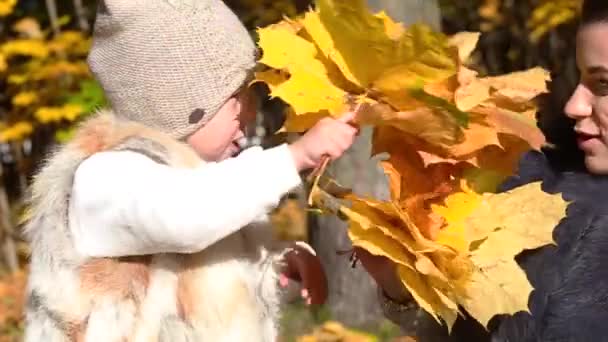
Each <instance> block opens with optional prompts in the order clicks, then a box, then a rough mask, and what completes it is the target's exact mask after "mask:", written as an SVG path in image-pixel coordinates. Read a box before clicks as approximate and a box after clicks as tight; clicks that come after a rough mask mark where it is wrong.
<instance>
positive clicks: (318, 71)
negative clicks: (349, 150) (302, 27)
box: [258, 25, 347, 115]
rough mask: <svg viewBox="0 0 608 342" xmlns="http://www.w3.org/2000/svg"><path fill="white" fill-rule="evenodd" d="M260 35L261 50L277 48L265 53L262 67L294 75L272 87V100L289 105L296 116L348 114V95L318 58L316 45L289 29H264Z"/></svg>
mask: <svg viewBox="0 0 608 342" xmlns="http://www.w3.org/2000/svg"><path fill="white" fill-rule="evenodd" d="M258 34H259V44H260V46H273V49H272V50H271V49H265V50H264V56H263V57H262V59H261V60H260V63H263V64H265V65H267V66H269V67H272V68H274V69H278V70H284V71H285V72H287V73H288V74H289V75H290V76H289V79H288V80H286V81H285V82H281V83H278V84H276V83H275V84H272V89H271V90H272V92H271V96H273V97H274V96H276V97H280V98H281V99H283V100H284V101H286V102H287V103H289V104H290V105H291V107H292V108H293V110H294V113H295V114H296V115H298V114H303V113H315V112H319V111H322V110H327V111H329V112H330V113H331V114H335V115H338V114H341V113H343V112H344V109H345V98H346V94H347V93H346V92H345V91H344V90H342V89H340V88H339V87H338V86H336V85H335V84H334V83H333V82H332V80H331V79H330V75H329V70H328V69H327V68H326V66H325V65H324V64H323V62H322V61H320V60H319V59H317V58H316V56H317V48H316V47H315V45H314V44H313V43H311V42H309V41H307V40H306V39H304V38H302V37H300V36H299V35H298V34H297V32H296V31H295V30H293V29H291V27H290V26H285V25H274V26H271V27H269V28H265V29H260V30H258ZM260 75H262V76H263V77H267V76H268V74H267V73H265V74H260ZM274 80H275V79H273V81H274ZM262 81H264V80H262Z"/></svg>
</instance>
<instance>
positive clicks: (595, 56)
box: [565, 22, 608, 174]
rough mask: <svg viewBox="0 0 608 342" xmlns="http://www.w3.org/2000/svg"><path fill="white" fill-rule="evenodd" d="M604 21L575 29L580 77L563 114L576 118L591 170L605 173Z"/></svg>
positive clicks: (607, 46)
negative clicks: (577, 30)
mask: <svg viewBox="0 0 608 342" xmlns="http://www.w3.org/2000/svg"><path fill="white" fill-rule="evenodd" d="M606 37H608V23H604V22H599V23H593V24H586V25H584V26H582V27H581V28H580V29H579V32H578V35H577V41H576V59H577V64H578V69H579V71H580V75H581V77H580V81H579V84H578V86H577V87H576V90H575V91H574V93H573V94H572V97H571V98H570V100H569V101H568V103H567V104H566V108H565V112H566V115H567V116H568V117H570V118H572V119H574V120H576V125H575V127H574V130H575V131H576V133H577V136H578V145H579V148H580V149H581V150H582V151H583V152H584V153H585V164H586V166H587V169H588V170H589V172H591V173H595V174H608V39H606Z"/></svg>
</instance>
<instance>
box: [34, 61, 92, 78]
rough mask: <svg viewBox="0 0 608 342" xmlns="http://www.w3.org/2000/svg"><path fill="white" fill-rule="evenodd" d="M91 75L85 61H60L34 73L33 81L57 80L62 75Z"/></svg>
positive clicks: (46, 65)
mask: <svg viewBox="0 0 608 342" xmlns="http://www.w3.org/2000/svg"><path fill="white" fill-rule="evenodd" d="M89 73H90V71H89V67H88V65H87V64H86V62H85V61H76V62H70V61H66V60H58V61H56V62H51V63H47V64H45V65H44V66H42V67H40V68H38V69H37V70H36V71H34V72H33V73H32V79H33V80H37V81H39V80H43V79H55V78H58V77H60V76H62V75H66V74H69V75H72V76H81V77H85V76H88V75H89Z"/></svg>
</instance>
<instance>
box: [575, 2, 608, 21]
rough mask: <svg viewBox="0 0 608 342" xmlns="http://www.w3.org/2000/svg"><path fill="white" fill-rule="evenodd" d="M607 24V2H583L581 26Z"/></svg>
mask: <svg viewBox="0 0 608 342" xmlns="http://www.w3.org/2000/svg"><path fill="white" fill-rule="evenodd" d="M598 22H607V23H608V0H584V1H583V7H582V11H581V24H583V25H585V24H594V23H598Z"/></svg>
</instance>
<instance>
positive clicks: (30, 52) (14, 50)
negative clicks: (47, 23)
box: [0, 39, 49, 58]
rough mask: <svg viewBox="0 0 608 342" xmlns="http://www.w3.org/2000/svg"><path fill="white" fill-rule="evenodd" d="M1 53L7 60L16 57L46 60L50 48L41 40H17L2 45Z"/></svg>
mask: <svg viewBox="0 0 608 342" xmlns="http://www.w3.org/2000/svg"><path fill="white" fill-rule="evenodd" d="M0 52H2V53H3V54H4V55H5V56H6V57H7V58H10V57H11V56H15V55H23V56H31V57H36V58H46V57H47V56H48V55H49V48H48V46H47V45H46V44H45V42H44V41H43V40H41V39H16V40H10V41H7V42H6V43H4V44H2V45H1V46H0Z"/></svg>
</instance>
